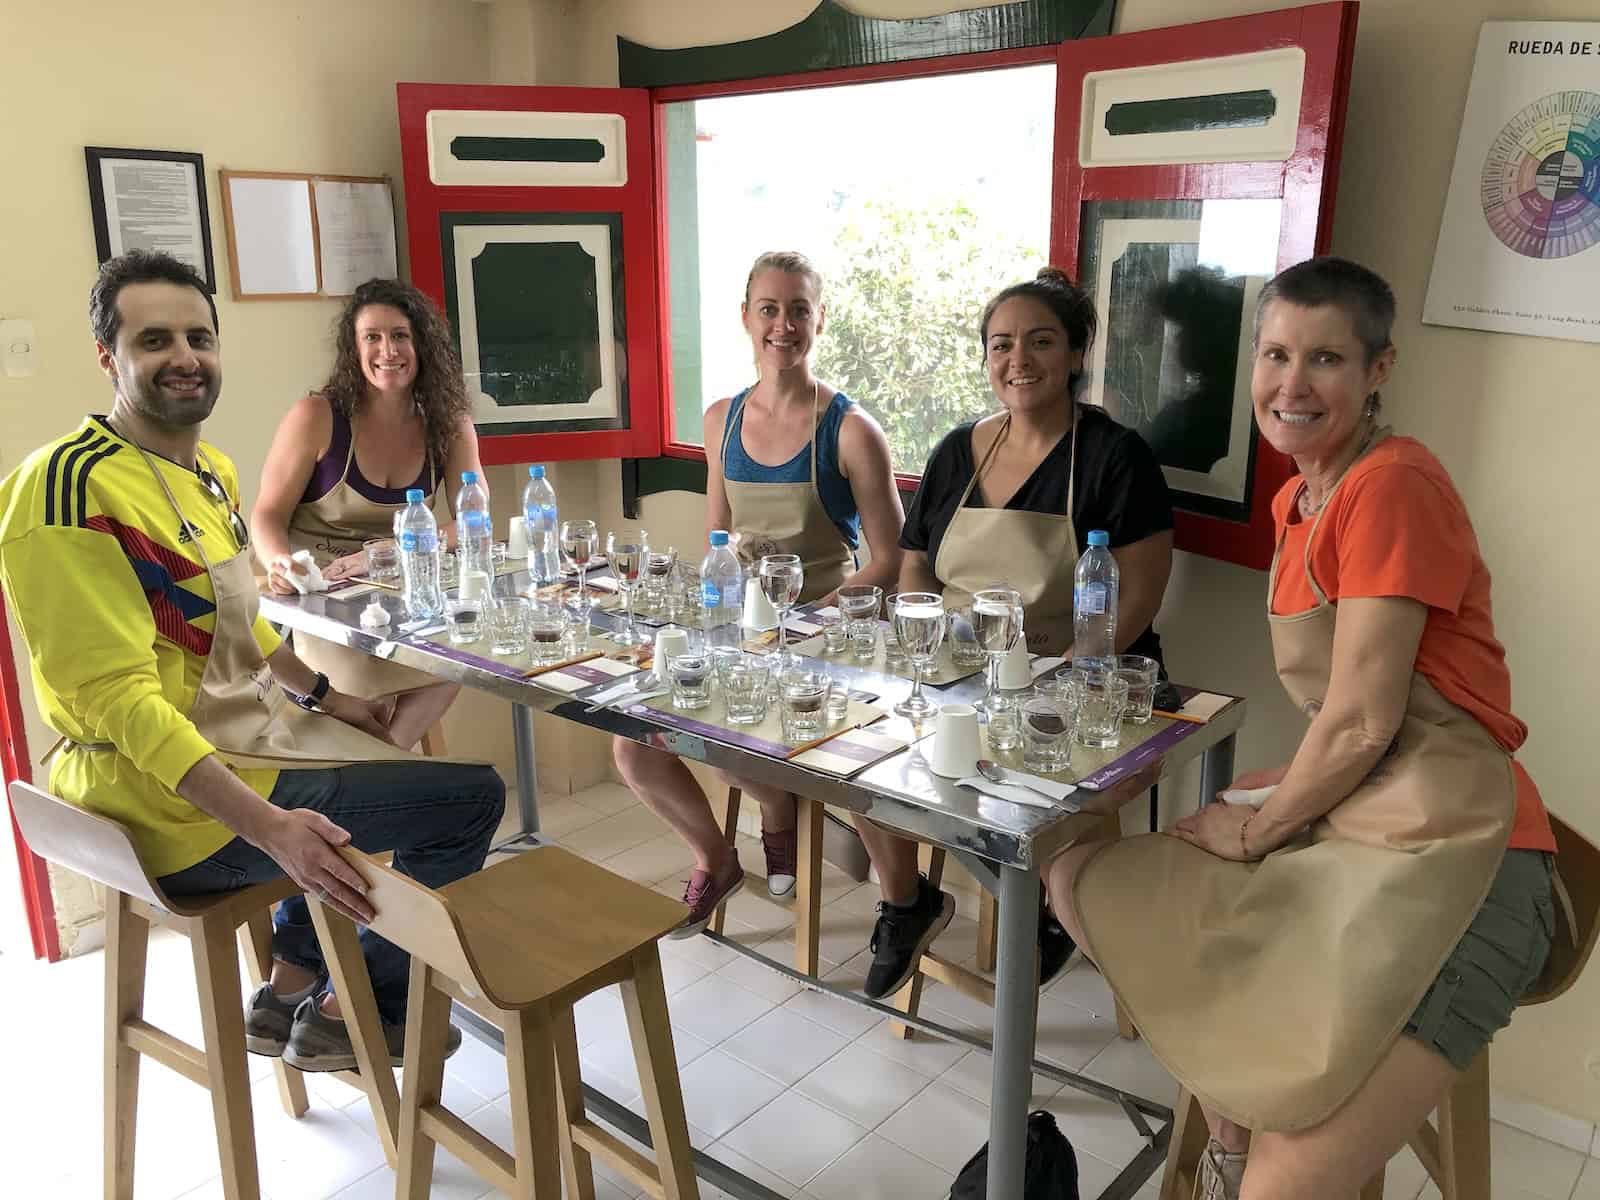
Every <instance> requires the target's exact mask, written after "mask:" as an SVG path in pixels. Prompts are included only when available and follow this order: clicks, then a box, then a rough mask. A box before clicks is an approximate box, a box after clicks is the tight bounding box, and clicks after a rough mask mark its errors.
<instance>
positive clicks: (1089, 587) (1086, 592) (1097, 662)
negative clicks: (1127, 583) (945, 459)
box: [1072, 529, 1119, 671]
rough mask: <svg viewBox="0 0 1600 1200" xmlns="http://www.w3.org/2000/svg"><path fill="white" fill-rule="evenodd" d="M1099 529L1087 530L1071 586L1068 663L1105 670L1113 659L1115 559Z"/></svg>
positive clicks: (1115, 586)
mask: <svg viewBox="0 0 1600 1200" xmlns="http://www.w3.org/2000/svg"><path fill="white" fill-rule="evenodd" d="M1110 544H1111V539H1110V538H1109V537H1108V536H1107V535H1106V531H1105V530H1103V529H1095V530H1091V531H1090V533H1089V548H1088V549H1087V550H1086V551H1084V553H1083V557H1082V558H1080V559H1078V569H1077V572H1076V575H1075V577H1074V580H1073V587H1072V665H1073V666H1075V667H1086V668H1089V669H1090V670H1098V671H1107V670H1111V669H1112V668H1113V667H1114V666H1115V665H1116V660H1117V590H1118V579H1119V572H1118V570H1117V560H1116V559H1115V558H1113V557H1111V551H1110V549H1109V548H1108V547H1109V546H1110Z"/></svg>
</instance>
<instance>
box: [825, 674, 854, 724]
mask: <svg viewBox="0 0 1600 1200" xmlns="http://www.w3.org/2000/svg"><path fill="white" fill-rule="evenodd" d="M849 715H850V685H849V684H848V683H845V682H844V680H842V679H835V680H833V681H832V682H830V683H829V684H828V724H829V725H837V724H838V723H839V722H840V721H842V720H844V719H845V718H846V717H848V716H849Z"/></svg>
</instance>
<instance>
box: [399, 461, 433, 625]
mask: <svg viewBox="0 0 1600 1200" xmlns="http://www.w3.org/2000/svg"><path fill="white" fill-rule="evenodd" d="M395 538H396V540H397V541H398V542H399V543H400V573H401V576H402V578H403V579H404V580H405V604H406V615H407V616H408V617H412V618H414V619H415V618H427V619H429V620H431V619H432V618H434V617H437V616H439V615H441V614H442V613H443V612H444V589H443V588H442V587H440V586H439V527H438V525H436V524H435V523H434V520H433V513H432V512H430V511H429V509H428V506H427V505H426V504H424V503H423V501H422V489H421V488H410V489H408V490H407V491H406V506H405V508H404V509H403V510H402V511H401V513H400V519H399V520H397V521H396V522H395Z"/></svg>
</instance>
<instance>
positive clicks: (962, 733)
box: [932, 704, 978, 779]
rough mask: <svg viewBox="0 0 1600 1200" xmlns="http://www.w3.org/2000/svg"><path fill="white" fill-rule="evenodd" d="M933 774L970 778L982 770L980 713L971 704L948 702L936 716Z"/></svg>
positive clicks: (945, 776)
mask: <svg viewBox="0 0 1600 1200" xmlns="http://www.w3.org/2000/svg"><path fill="white" fill-rule="evenodd" d="M932 767H933V773H934V774H935V775H942V776H944V778H946V779H966V778H967V777H968V776H970V775H974V774H976V773H977V770H978V712H977V710H976V709H975V708H973V707H972V705H970V704H946V705H944V706H942V707H941V708H940V709H939V712H938V714H937V715H936V716H935V717H934V719H933V762H932Z"/></svg>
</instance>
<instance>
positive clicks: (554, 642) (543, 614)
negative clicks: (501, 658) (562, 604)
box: [528, 604, 579, 667]
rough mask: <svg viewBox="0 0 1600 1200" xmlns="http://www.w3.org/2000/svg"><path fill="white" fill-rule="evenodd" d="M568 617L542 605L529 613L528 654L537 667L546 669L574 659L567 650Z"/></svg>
mask: <svg viewBox="0 0 1600 1200" xmlns="http://www.w3.org/2000/svg"><path fill="white" fill-rule="evenodd" d="M567 626H568V616H567V613H566V612H564V611H563V610H561V609H559V608H556V607H554V606H553V605H546V604H540V605H535V606H533V607H532V608H530V610H529V612H528V653H529V655H530V656H531V657H532V659H533V663H534V665H535V666H539V667H544V666H549V665H550V664H551V663H558V662H562V661H564V660H565V659H567V658H571V657H574V656H575V655H576V654H577V653H579V651H576V650H574V651H572V652H571V653H570V654H569V653H568V650H567V645H568V642H567Z"/></svg>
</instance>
